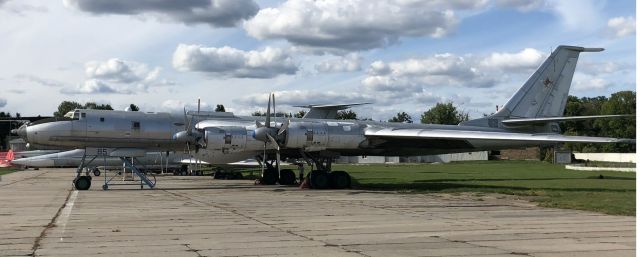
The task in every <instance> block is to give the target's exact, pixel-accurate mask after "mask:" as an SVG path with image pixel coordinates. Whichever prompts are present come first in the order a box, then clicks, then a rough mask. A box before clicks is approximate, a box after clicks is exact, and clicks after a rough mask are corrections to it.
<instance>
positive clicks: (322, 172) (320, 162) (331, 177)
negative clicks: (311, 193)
mask: <svg viewBox="0 0 640 257" xmlns="http://www.w3.org/2000/svg"><path fill="white" fill-rule="evenodd" d="M303 157H304V158H305V159H306V160H307V162H309V163H311V162H313V164H315V167H316V169H314V170H312V171H311V172H310V173H309V175H308V176H307V179H308V180H309V187H310V188H313V189H328V188H332V189H345V188H350V187H351V176H349V173H347V172H346V171H342V170H335V171H332V170H331V163H332V162H333V159H334V158H335V157H333V156H329V157H319V156H316V157H314V156H309V155H306V154H303Z"/></svg>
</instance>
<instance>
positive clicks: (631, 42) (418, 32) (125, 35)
mask: <svg viewBox="0 0 640 257" xmlns="http://www.w3.org/2000/svg"><path fill="white" fill-rule="evenodd" d="M635 9H636V7H635V1H595V0H594V1H589V0H587V1H584V0H583V1H576V0H563V1H559V0H558V1H552V0H533V1H523V0H492V1H490V0H483V1H464V0H453V1H438V0H434V1H420V0H403V1H401V0H395V1H365V0H343V1H338V0H335V1H258V0H257V1H254V0H189V1H169V0H166V1H165V0H156V1H150V0H140V1H125V0H111V1H101V0H64V1H35V0H33V1H31V0H26V1H25V0H20V1H18V0H0V19H1V20H2V21H3V22H2V23H0V37H1V38H2V40H0V52H2V55H1V56H3V58H1V59H0V88H1V89H2V92H3V93H2V94H1V95H0V110H2V111H9V112H12V113H15V112H20V113H22V114H23V115H50V114H51V113H52V112H53V111H54V110H55V109H56V108H57V105H58V104H59V103H60V102H61V101H63V100H73V101H78V102H86V101H96V102H98V103H109V104H111V105H112V106H114V108H116V109H124V108H125V107H126V106H128V105H129V104H130V103H135V104H137V105H139V106H141V107H142V109H143V110H144V111H170V112H176V111H181V110H182V106H184V105H187V106H189V107H191V108H193V105H194V103H195V102H196V99H197V98H201V99H202V101H203V102H204V103H205V108H212V106H215V105H216V104H224V105H225V106H226V107H227V109H228V110H232V111H234V112H236V113H238V114H249V113H251V112H253V111H255V110H261V109H265V108H266V101H267V94H268V93H269V92H275V93H276V101H277V104H278V109H279V110H283V111H288V112H295V111H297V110H298V108H295V107H292V105H300V104H320V103H323V104H324V103H348V102H373V104H371V105H368V106H363V107H358V108H355V109H354V110H355V111H356V112H358V113H359V116H360V117H367V118H373V119H375V120H386V119H389V118H390V117H392V116H393V115H394V114H395V113H397V112H401V111H405V112H408V113H409V114H411V115H412V116H413V118H414V120H417V119H419V115H420V113H422V112H423V111H425V110H427V109H428V108H429V107H431V106H433V105H434V104H435V103H436V102H444V101H452V102H453V103H454V104H455V105H456V106H458V107H459V108H462V109H464V110H465V111H468V112H469V113H470V115H471V116H472V117H479V116H481V115H482V114H483V113H490V112H492V111H493V110H494V109H495V106H496V105H502V104H503V103H505V102H506V101H507V100H508V98H509V97H510V96H511V94H513V93H514V92H515V91H516V90H517V88H518V87H519V86H520V85H521V84H522V83H523V82H524V81H525V80H526V79H527V77H528V76H529V75H530V74H531V73H532V72H533V70H535V68H536V67H537V66H538V65H539V64H540V63H541V62H542V61H543V60H544V58H546V56H547V55H548V54H549V52H551V51H552V50H553V49H554V48H555V47H556V46H557V45H560V44H567V45H579V46H586V47H604V48H606V50H605V51H604V52H601V53H585V54H583V55H582V56H581V58H580V61H579V63H578V67H577V69H576V75H575V76H574V79H573V86H572V89H571V94H573V95H577V96H597V95H610V94H611V93H613V92H617V91H620V90H635V88H636V85H635V81H636V77H635V76H636V75H635V69H636V64H635V55H636V49H635V45H636V42H635V40H636V33H635V24H636V21H635Z"/></svg>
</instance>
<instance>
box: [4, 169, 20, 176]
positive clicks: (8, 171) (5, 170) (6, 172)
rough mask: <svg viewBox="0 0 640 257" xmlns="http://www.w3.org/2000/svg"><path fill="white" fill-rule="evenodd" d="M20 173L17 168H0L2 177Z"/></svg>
mask: <svg viewBox="0 0 640 257" xmlns="http://www.w3.org/2000/svg"><path fill="white" fill-rule="evenodd" d="M14 171H18V169H16V168H0V176H2V175H5V174H9V173H11V172H14Z"/></svg>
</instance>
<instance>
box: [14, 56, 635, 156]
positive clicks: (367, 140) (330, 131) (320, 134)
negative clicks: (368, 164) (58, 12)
mask: <svg viewBox="0 0 640 257" xmlns="http://www.w3.org/2000/svg"><path fill="white" fill-rule="evenodd" d="M601 50H602V49H594V48H582V47H574V46H559V47H558V48H557V49H556V50H555V51H554V52H553V53H552V54H551V55H550V56H549V58H548V59H547V60H546V61H545V62H544V63H543V64H542V65H541V66H540V67H539V68H538V70H537V71H536V72H535V73H534V74H533V75H532V76H531V77H530V78H529V79H528V80H527V82H526V83H525V84H524V85H523V86H522V88H520V90H518V92H517V93H516V94H515V95H514V96H513V97H512V98H511V99H510V100H509V101H508V102H507V104H506V105H505V106H504V108H502V109H501V110H500V111H498V112H497V113H496V114H494V115H491V116H488V117H484V118H480V119H476V120H470V121H467V122H463V123H461V124H459V125H434V124H403V123H387V122H375V121H360V120H335V119H328V118H318V119H314V118H309V117H306V118H302V119H294V118H291V119H289V120H286V121H282V122H277V121H276V120H275V118H274V119H273V120H271V117H270V116H267V117H266V118H265V117H240V116H235V115H233V114H231V113H206V112H204V113H203V112H198V113H193V112H189V113H187V112H185V115H184V116H177V115H171V114H168V113H138V112H124V111H100V110H76V111H74V112H73V113H70V114H69V116H70V117H69V118H70V119H69V120H66V121H56V122H49V123H41V124H31V125H29V126H27V127H26V128H24V131H20V133H19V134H21V135H23V136H25V135H26V138H25V139H26V140H27V141H28V142H29V143H31V144H32V145H35V146H41V147H44V148H47V147H50V148H64V147H67V148H85V147H111V148H138V149H144V150H145V151H154V150H161V151H178V150H180V151H181V150H184V149H185V142H190V143H192V144H195V145H197V146H198V148H197V149H199V151H196V153H195V156H194V157H195V158H197V159H199V160H202V161H205V162H207V163H210V164H221V163H231V162H236V161H241V160H245V159H247V158H253V157H256V156H262V155H266V154H267V153H269V154H277V155H280V154H281V155H282V157H284V158H286V157H292V158H298V157H300V156H301V155H302V156H304V155H306V154H309V155H312V154H322V153H332V154H335V155H344V156H349V155H352V156H354V155H355V156H357V155H388V156H389V155H393V156H398V155H400V156H406V155H423V154H440V153H455V152H468V151H477V150H499V149H505V148H513V147H525V146H538V145H553V144H556V143H562V142H593V143H611V142H628V143H635V140H627V139H616V138H598V137H579V136H564V135H561V134H559V133H560V131H559V126H558V124H557V122H558V121H562V120H563V119H562V118H559V117H561V115H562V113H563V111H564V108H565V105H566V101H567V96H568V92H569V87H570V85H571V80H572V77H573V73H574V71H575V67H576V63H577V59H578V55H579V54H580V52H592V51H601ZM272 102H273V103H274V110H275V98H274V97H273V96H270V98H269V108H268V112H269V113H271V111H270V110H271V105H272ZM336 106H337V107H336V108H344V105H336ZM311 108H313V107H311ZM322 108H323V110H322V111H323V113H324V114H328V113H329V114H330V113H333V111H332V110H330V106H327V105H324V106H322ZM273 113H275V111H274V112H273ZM187 116H190V117H189V119H187ZM334 118H335V117H334ZM592 118H600V117H592ZM575 119H577V118H575V117H572V118H571V119H568V120H575ZM187 120H189V121H187ZM509 120H515V121H512V122H511V125H509V123H510V122H509ZM185 122H188V123H191V122H193V123H192V124H195V125H185ZM514 125H518V126H514ZM20 129H22V128H20ZM189 135H192V136H189ZM193 135H196V136H193ZM278 159H279V158H278Z"/></svg>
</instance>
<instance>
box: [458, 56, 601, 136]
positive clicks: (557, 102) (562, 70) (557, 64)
mask: <svg viewBox="0 0 640 257" xmlns="http://www.w3.org/2000/svg"><path fill="white" fill-rule="evenodd" d="M602 50H604V49H603V48H584V47H578V46H558V48H556V50H555V51H553V53H551V55H550V56H549V57H548V58H547V60H545V61H544V63H542V65H540V67H538V70H536V72H534V73H533V75H531V77H529V79H528V80H527V82H526V83H524V85H523V86H522V87H521V88H520V89H519V90H518V92H516V93H515V94H514V95H513V96H512V97H511V99H509V101H507V103H506V104H505V105H504V106H503V107H502V109H500V110H499V111H498V112H497V113H495V114H493V115H491V116H488V117H484V118H480V119H475V120H470V121H467V122H463V123H461V125H469V126H482V127H500V126H501V125H500V121H501V120H504V119H515V118H542V117H560V116H562V114H563V113H564V108H565V106H566V104H567V97H568V95H569V87H570V86H571V80H572V79H573V73H574V72H575V69H576V64H577V62H578V56H579V55H580V52H600V51H602Z"/></svg>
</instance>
